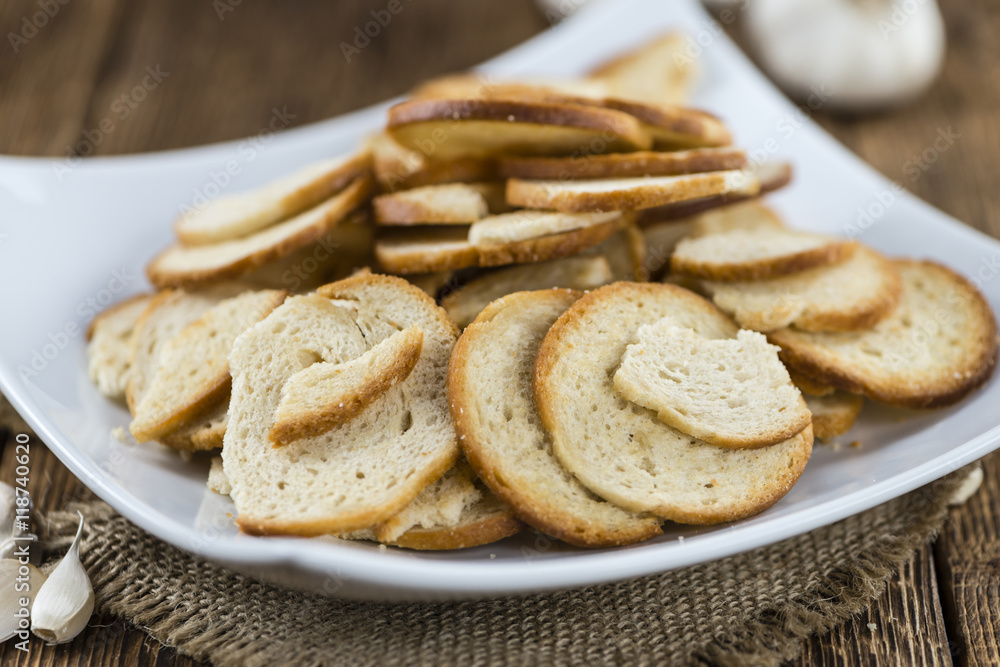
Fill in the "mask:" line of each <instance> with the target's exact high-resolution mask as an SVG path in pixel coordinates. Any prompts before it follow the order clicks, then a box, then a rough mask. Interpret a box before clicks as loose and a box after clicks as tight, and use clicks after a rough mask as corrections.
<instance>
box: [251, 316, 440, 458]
mask: <svg viewBox="0 0 1000 667" xmlns="http://www.w3.org/2000/svg"><path fill="white" fill-rule="evenodd" d="M423 345H424V332H423V331H421V330H420V327H415V326H414V327H410V328H408V329H405V330H403V331H399V332H396V333H394V334H392V335H391V336H389V337H388V338H386V339H385V340H383V341H381V342H379V343H378V344H376V345H375V346H374V347H372V348H371V349H369V350H368V351H367V352H365V353H364V354H362V355H361V356H360V357H357V358H356V359H351V360H349V361H345V362H343V363H331V362H325V361H324V362H317V363H315V364H313V365H311V366H308V367H306V368H303V369H302V370H301V371H299V372H298V373H296V374H295V375H293V376H292V377H290V378H288V380H287V381H286V382H285V384H284V386H283V387H282V388H281V401H280V402H279V403H278V409H277V410H276V411H275V414H274V426H272V427H271V430H270V431H269V432H268V436H267V437H268V439H269V440H270V441H271V442H272V443H273V444H274V445H275V446H282V445H287V444H289V443H292V442H295V441H296V440H302V439H303V438H314V437H316V436H318V435H322V434H324V433H326V432H327V431H329V430H330V429H332V428H333V427H334V426H338V425H340V424H344V423H347V422H348V421H350V420H351V419H354V418H356V417H357V416H358V415H359V414H361V413H362V411H363V410H364V409H365V408H367V407H368V406H369V405H371V404H372V403H373V402H374V401H375V400H376V399H378V398H379V397H380V396H382V394H384V393H385V392H387V391H388V390H389V389H390V388H391V387H394V386H395V385H397V384H399V383H400V382H402V381H403V380H405V379H406V378H407V377H409V375H410V372H411V371H413V367H414V366H416V365H417V360H419V359H420V350H421V349H422V348H423Z"/></svg>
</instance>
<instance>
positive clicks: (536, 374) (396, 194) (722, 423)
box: [88, 35, 997, 549]
mask: <svg viewBox="0 0 1000 667" xmlns="http://www.w3.org/2000/svg"><path fill="white" fill-rule="evenodd" d="M685 44H686V41H685V39H684V38H682V37H680V36H677V35H668V36H665V37H663V38H661V39H658V40H656V41H654V42H653V43H651V44H649V45H647V46H646V47H644V48H641V49H639V50H637V51H635V52H633V53H631V54H627V55H626V56H623V57H622V58H619V59H617V60H615V61H613V62H611V63H608V64H606V65H604V66H602V67H601V68H599V69H597V70H595V71H594V73H593V74H592V75H590V76H588V77H586V78H582V79H577V80H521V81H503V82H497V81H493V80H492V79H490V78H488V77H484V76H479V75H472V74H461V75H455V76H448V77H442V78H439V79H435V80H433V81H430V82H427V83H426V84H424V85H422V86H420V87H418V88H417V89H416V90H415V91H414V92H413V94H412V96H411V99H408V100H406V101H404V102H402V103H400V104H398V105H396V106H394V107H392V108H391V109H390V110H389V115H388V123H387V127H386V129H385V131H384V132H382V133H380V134H378V135H377V136H374V137H371V138H370V139H369V140H368V142H367V144H366V146H365V147H364V148H363V149H362V150H361V151H359V152H358V153H356V154H353V155H350V156H346V157H341V158H336V159H330V160H324V161H322V162H319V163H315V164H311V165H307V166H304V167H303V168H301V169H300V170H298V171H296V172H295V173H293V174H291V175H289V176H286V177H284V178H281V179H279V180H277V181H275V182H273V183H270V184H266V185H264V186H263V187H260V188H257V189H255V190H252V191H247V192H241V193H236V194H228V195H226V196H223V197H220V198H218V199H216V200H215V201H213V202H211V203H210V204H209V205H208V206H206V207H204V208H202V209H199V210H195V211H190V212H186V213H185V214H184V215H182V216H181V217H180V218H179V219H178V220H177V221H176V223H175V232H176V236H177V240H176V243H175V244H174V245H172V246H171V247H169V248H167V249H166V250H165V251H163V252H161V253H160V254H159V255H157V256H156V257H155V258H154V259H153V260H152V261H151V262H150V264H149V265H148V267H147V274H148V276H149V278H150V281H151V283H152V284H153V285H154V287H155V288H156V289H157V290H158V291H157V292H156V293H154V294H147V295H141V296H138V297H134V298H132V299H130V300H128V301H126V302H123V303H121V304H119V305H117V306H115V307H113V308H110V309H108V310H107V311H105V312H104V313H101V314H100V315H98V317H97V318H95V320H94V321H93V322H92V323H91V326H90V328H89V330H88V341H89V343H88V356H89V372H90V375H91V378H92V379H93V380H94V382H95V384H96V385H97V387H98V389H99V390H100V391H101V392H102V393H103V394H105V395H107V396H109V397H111V398H114V399H121V400H124V402H125V403H126V405H127V406H128V409H129V411H130V412H131V414H132V421H131V424H130V426H129V429H130V431H131V433H132V435H133V436H134V437H135V439H136V440H137V441H140V442H147V441H155V442H159V443H161V444H162V445H164V446H166V447H169V448H172V449H174V450H177V451H178V452H180V453H181V454H182V455H184V456H185V457H191V456H195V455H200V453H203V452H211V453H212V454H211V455H212V459H211V472H210V475H209V479H208V484H209V486H210V488H212V489H213V490H215V491H217V492H219V493H222V494H226V495H229V496H230V497H231V498H232V500H233V503H234V504H235V507H236V510H237V514H238V516H237V517H236V521H237V524H238V525H239V526H240V528H241V529H242V530H244V531H246V532H248V533H253V534H259V535H298V536H307V537H312V536H332V537H335V538H342V539H360V540H371V541H376V542H379V543H381V544H387V545H395V546H399V547H406V548H411V549H458V548H465V547H472V546H476V545H482V544H488V543H490V542H493V541H496V540H499V539H502V538H504V537H507V536H510V535H513V534H515V533H517V532H519V531H521V530H522V529H523V528H524V527H525V526H526V525H527V526H531V527H533V528H534V529H537V530H540V531H542V532H544V533H547V534H549V535H553V536H555V537H558V538H560V539H562V540H564V541H566V542H568V543H570V544H574V545H578V546H585V547H608V546H616V545H623V544H630V543H634V542H639V541H642V540H646V539H649V538H652V537H654V536H656V535H659V534H661V531H662V524H663V522H664V521H674V522H679V523H687V524H703V525H704V524H713V523H718V522H723V521H732V520H736V519H740V518H743V517H747V516H751V515H753V514H755V513H758V512H760V511H763V510H764V509H766V508H767V507H769V506H770V505H771V504H773V503H774V502H776V501H778V500H779V499H780V498H781V497H782V496H783V495H784V494H785V493H787V491H788V490H789V489H790V488H791V487H792V485H793V484H795V482H796V481H797V480H798V478H799V476H800V475H801V474H802V471H803V469H804V467H805V465H806V463H807V461H808V459H809V456H810V453H811V451H812V444H813V437H814V434H815V436H816V437H819V438H832V437H834V436H835V435H837V434H840V433H843V432H845V431H846V430H847V429H849V428H850V427H851V425H852V424H853V423H854V420H855V419H856V418H857V415H858V413H859V412H860V410H861V406H862V401H863V399H862V397H863V396H867V397H869V398H871V399H873V400H877V401H881V402H884V403H888V404H891V405H902V406H907V407H920V408H923V407H936V406H939V405H947V404H950V403H953V402H955V401H957V400H959V399H960V398H962V397H963V396H964V395H965V394H966V393H968V392H969V391H971V390H972V389H974V388H975V387H976V386H978V385H979V384H981V383H982V382H984V381H985V380H986V378H987V377H988V376H989V374H990V373H991V372H992V368H993V366H994V364H995V361H996V356H997V335H996V324H995V320H994V318H993V314H992V313H991V312H990V309H989V307H988V305H987V304H986V302H985V301H984V300H983V298H982V296H981V295H979V293H978V292H977V291H976V290H975V289H974V288H973V287H972V286H971V285H970V284H969V283H968V282H966V281H965V280H963V279H962V278H960V277H959V276H957V275H956V274H954V273H952V272H951V271H949V270H947V269H945V268H943V267H940V266H938V265H936V264H931V263H928V262H912V261H900V260H896V261H894V260H889V259H887V258H885V257H883V256H882V255H880V254H879V253H877V252H875V251H874V250H872V249H869V248H866V247H865V246H863V245H861V244H860V243H857V242H854V241H847V240H843V239H837V238H833V237H829V236H824V235H818V234H812V233H807V232H802V231H794V230H792V229H789V228H788V227H787V226H786V225H785V224H784V222H783V221H782V220H781V219H780V218H779V217H778V216H777V215H776V214H775V213H774V212H773V211H772V210H771V209H769V208H768V207H767V206H765V205H764V204H763V203H761V201H760V200H759V199H760V196H761V195H762V194H764V193H766V192H770V191H773V190H775V189H778V188H780V187H783V186H785V185H786V184H787V183H788V182H789V180H790V177H791V172H790V169H789V168H788V166H787V165H782V164H767V165H750V164H748V161H747V158H746V154H745V153H744V151H743V150H741V149H739V148H736V147H734V146H732V145H731V137H730V133H729V131H728V129H727V128H726V126H725V125H724V124H723V122H722V121H721V120H720V119H718V118H716V117H715V116H713V115H711V114H708V113H706V112H703V111H699V110H695V109H691V108H688V107H685V106H683V102H684V98H685V91H686V90H687V88H688V86H689V83H690V80H691V77H692V76H693V71H692V70H691V69H690V67H689V66H688V65H687V64H685V63H686V62H688V61H686V60H684V59H677V58H674V57H673V55H675V54H677V53H678V52H679V50H681V51H682V50H683V48H684V45H685ZM373 271H375V272H374V273H373ZM650 279H652V280H653V282H646V281H648V280H650ZM661 281H662V282H661ZM463 330H464V332H463ZM220 449H221V453H220V452H219V451H218V450H220Z"/></svg>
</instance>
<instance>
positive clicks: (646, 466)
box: [639, 456, 656, 475]
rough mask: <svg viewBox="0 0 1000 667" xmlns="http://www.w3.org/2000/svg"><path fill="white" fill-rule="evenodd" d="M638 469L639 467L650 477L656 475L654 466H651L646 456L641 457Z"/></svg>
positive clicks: (651, 463)
mask: <svg viewBox="0 0 1000 667" xmlns="http://www.w3.org/2000/svg"><path fill="white" fill-rule="evenodd" d="M639 467H641V468H642V469H643V470H645V471H646V472H647V473H649V474H650V475H655V474H656V466H655V465H653V462H652V461H651V460H650V458H649V457H648V456H643V457H642V459H641V460H640V462H639Z"/></svg>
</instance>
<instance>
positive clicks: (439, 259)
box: [375, 216, 628, 274]
mask: <svg viewBox="0 0 1000 667" xmlns="http://www.w3.org/2000/svg"><path fill="white" fill-rule="evenodd" d="M627 224H628V220H627V219H626V218H625V217H623V216H616V217H615V218H614V219H612V220H609V221H607V222H603V223H600V224H596V225H590V226H588V227H583V228H581V229H575V230H573V231H569V232H562V233H560V234H550V235H548V236H540V237H538V238H533V239H527V240H524V241H515V242H512V243H490V244H475V243H472V242H470V241H469V240H468V230H467V229H464V228H455V229H447V228H445V229H433V228H429V229H426V230H425V229H421V230H412V231H411V230H393V232H392V233H391V234H385V235H383V236H381V237H380V238H379V240H378V241H377V242H376V243H375V256H376V257H377V258H378V261H379V264H380V265H381V266H382V267H383V268H384V269H385V270H386V271H390V272H392V273H400V274H409V273H431V272H436V271H448V270H455V269H463V268H467V267H470V266H502V265H504V264H524V263H528V262H541V261H544V260H547V259H556V258H559V257H565V256H567V255H573V254H576V253H578V252H580V251H582V250H584V249H586V248H589V247H591V246H594V245H597V244H598V243H600V242H602V241H604V240H605V239H607V238H608V237H610V236H611V235H612V234H614V233H615V232H617V231H618V230H620V229H621V228H622V227H623V226H625V225H627Z"/></svg>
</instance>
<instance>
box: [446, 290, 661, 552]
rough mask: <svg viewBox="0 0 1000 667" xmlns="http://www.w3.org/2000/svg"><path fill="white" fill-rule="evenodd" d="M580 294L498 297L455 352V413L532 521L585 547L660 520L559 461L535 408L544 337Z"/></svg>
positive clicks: (491, 482)
mask: <svg viewBox="0 0 1000 667" xmlns="http://www.w3.org/2000/svg"><path fill="white" fill-rule="evenodd" d="M578 296H579V293H576V292H571V291H568V290H544V291H538V292H519V293H516V294H511V295H508V296H507V297H505V298H503V299H500V300H498V301H495V302H493V303H492V304H490V305H489V307H487V308H486V310H484V311H483V312H482V313H481V314H480V316H479V317H478V318H476V321H475V322H474V323H473V324H471V325H470V326H469V328H468V329H466V331H465V333H464V334H462V337H461V338H460V339H459V341H458V344H457V345H456V346H455V351H454V353H453V354H452V358H451V365H450V367H449V371H448V396H449V400H450V402H451V414H452V419H454V421H455V428H456V430H457V431H458V433H459V443H460V444H461V446H462V449H463V451H465V452H466V456H467V457H468V459H469V461H470V462H471V463H472V465H473V467H474V468H475V469H476V471H477V472H478V473H479V475H480V477H481V479H482V480H483V482H484V483H485V484H486V485H487V486H489V487H490V488H491V489H492V490H493V491H494V493H496V494H497V495H498V496H500V497H501V498H502V499H503V500H505V501H506V502H507V503H509V504H510V506H511V507H512V508H513V509H514V511H515V512H516V513H517V514H518V516H520V517H521V518H522V519H523V520H525V521H526V522H528V523H530V524H531V525H533V526H535V527H536V528H538V529H539V530H542V531H544V532H545V533H547V534H549V535H554V536H556V537H559V538H560V539H563V540H565V541H567V542H570V543H572V544H576V545H579V546H588V547H600V546H614V545H619V544H629V543H632V542H638V541H641V540H645V539H648V538H650V537H653V536H655V535H658V534H660V526H659V522H658V521H656V520H655V519H653V518H649V517H642V516H639V515H636V514H632V513H630V512H627V511H625V510H622V509H620V508H618V507H615V506H614V505H612V504H610V503H606V502H603V501H600V500H598V499H596V498H594V497H593V496H592V495H591V494H590V493H589V492H588V491H587V489H586V488H585V487H584V486H583V485H581V484H580V483H579V482H578V481H577V480H576V479H575V478H574V477H573V476H572V475H571V474H569V473H568V472H567V471H566V470H565V469H564V468H563V467H562V466H561V465H560V464H559V461H558V460H557V459H556V457H555V455H554V454H553V452H552V444H551V442H550V440H549V438H548V436H547V434H546V433H545V431H544V430H543V429H542V426H541V423H540V421H539V419H538V415H537V413H536V412H535V408H534V400H533V396H532V388H531V367H532V365H533V362H534V357H535V352H536V350H537V349H538V344H539V342H540V341H541V339H542V337H543V336H544V335H545V332H546V331H547V330H548V328H549V325H551V324H552V322H554V321H555V320H556V318H557V317H559V315H560V314H562V313H563V311H565V310H566V308H568V307H569V306H570V305H571V304H572V303H573V302H574V301H575V300H576V299H577V297H578Z"/></svg>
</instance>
